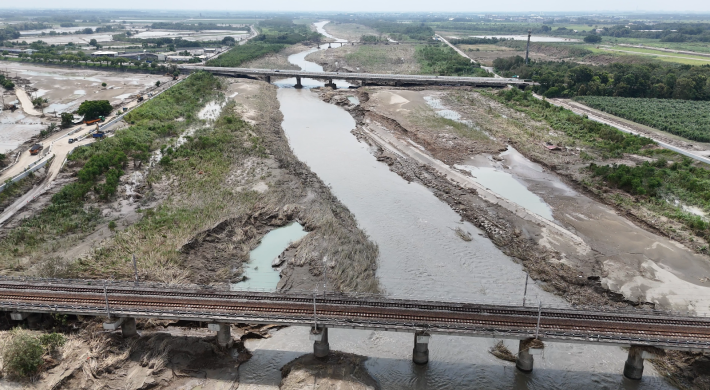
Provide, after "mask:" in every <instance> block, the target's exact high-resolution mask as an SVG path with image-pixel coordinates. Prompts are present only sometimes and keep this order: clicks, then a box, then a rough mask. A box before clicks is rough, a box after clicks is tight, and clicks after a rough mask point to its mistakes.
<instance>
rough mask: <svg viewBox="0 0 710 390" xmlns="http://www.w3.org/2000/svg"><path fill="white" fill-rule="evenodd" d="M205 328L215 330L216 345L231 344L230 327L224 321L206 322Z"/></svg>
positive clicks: (223, 346) (225, 345)
mask: <svg viewBox="0 0 710 390" xmlns="http://www.w3.org/2000/svg"><path fill="white" fill-rule="evenodd" d="M207 329H209V330H211V331H214V332H217V345H219V346H220V347H222V348H228V347H231V346H232V327H231V325H230V324H225V323H224V322H220V323H216V324H215V323H212V324H207Z"/></svg>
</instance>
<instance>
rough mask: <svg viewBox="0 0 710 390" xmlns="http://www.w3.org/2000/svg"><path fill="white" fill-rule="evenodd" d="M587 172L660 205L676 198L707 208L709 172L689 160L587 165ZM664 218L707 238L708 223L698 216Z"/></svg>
mask: <svg viewBox="0 0 710 390" xmlns="http://www.w3.org/2000/svg"><path fill="white" fill-rule="evenodd" d="M589 170H590V172H591V173H592V175H594V176H597V177H599V178H601V179H602V180H604V182H605V183H607V184H608V185H610V186H611V187H614V188H619V189H621V190H624V191H626V192H628V193H630V194H633V195H638V196H647V197H649V198H651V199H652V200H654V201H655V202H656V203H657V204H660V205H661V206H665V204H666V203H667V202H668V201H669V200H674V199H679V200H681V201H682V202H683V203H685V204H691V205H697V206H700V207H702V208H703V209H705V210H707V209H708V208H710V170H707V169H705V168H701V167H697V166H695V165H693V160H691V159H689V158H683V160H682V161H680V162H673V163H671V164H669V162H668V161H667V160H666V159H665V158H659V159H658V160H656V161H655V162H653V163H649V162H644V163H643V164H642V165H639V166H635V167H629V166H627V165H617V164H614V165H611V166H609V165H602V166H599V165H596V164H590V165H589ZM667 216H669V217H672V218H674V219H676V220H679V221H681V222H683V223H684V224H685V225H686V226H688V227H689V228H690V229H692V230H693V231H694V232H695V233H696V234H699V235H701V236H702V237H704V238H710V223H708V222H707V221H705V220H704V219H702V218H701V217H700V216H698V215H694V214H690V213H687V212H682V211H679V210H676V211H675V212H671V213H668V214H667Z"/></svg>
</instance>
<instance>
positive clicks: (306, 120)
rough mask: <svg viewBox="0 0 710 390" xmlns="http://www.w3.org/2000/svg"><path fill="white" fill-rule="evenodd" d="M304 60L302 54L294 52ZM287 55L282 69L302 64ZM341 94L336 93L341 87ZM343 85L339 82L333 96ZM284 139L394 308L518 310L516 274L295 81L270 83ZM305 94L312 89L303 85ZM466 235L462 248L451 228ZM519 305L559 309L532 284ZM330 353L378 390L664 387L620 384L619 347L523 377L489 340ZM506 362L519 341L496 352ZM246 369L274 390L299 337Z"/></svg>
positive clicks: (567, 350) (262, 343) (517, 269)
mask: <svg viewBox="0 0 710 390" xmlns="http://www.w3.org/2000/svg"><path fill="white" fill-rule="evenodd" d="M301 54H303V53H301ZM303 58H304V56H303V55H299V54H296V55H294V56H291V57H290V58H289V61H291V62H292V63H295V64H297V65H301V66H303V65H307V66H308V67H309V68H310V69H314V65H315V67H318V65H317V64H313V63H307V64H304V60H303ZM341 83H342V82H341ZM341 83H337V84H338V86H340V85H341ZM277 84H278V85H280V86H281V88H280V90H279V91H278V99H279V102H280V104H281V111H282V113H283V115H284V121H283V128H284V131H285V133H286V135H287V137H288V139H289V143H290V145H291V147H292V148H293V151H294V153H295V154H296V156H297V157H298V158H299V159H301V160H302V161H304V162H305V163H307V164H308V165H309V167H310V168H311V169H312V170H313V171H314V172H315V173H316V174H317V175H318V176H319V177H320V178H321V179H322V180H323V181H324V182H325V183H326V184H328V185H330V187H331V189H332V191H333V193H334V194H335V195H336V196H337V197H338V198H339V199H340V200H341V201H342V202H343V203H344V204H345V206H347V207H348V208H349V209H350V211H352V212H353V214H354V215H355V217H356V218H357V221H358V223H359V225H360V227H361V228H362V229H364V230H365V231H366V232H367V233H368V234H369V235H370V237H371V239H372V240H373V241H375V242H376V243H377V244H378V245H379V248H380V259H379V268H378V271H377V276H378V278H379V281H380V284H381V286H382V288H383V289H384V290H385V293H386V294H387V295H389V296H393V297H407V298H421V299H441V300H453V301H466V302H510V303H513V302H515V303H520V302H521V301H522V296H523V287H524V282H525V273H524V272H523V270H522V267H521V266H520V265H519V264H516V263H515V262H514V261H513V260H512V259H510V258H509V257H508V256H506V255H505V254H503V253H502V252H501V251H500V250H498V249H497V248H496V247H495V246H494V245H493V244H492V243H491V241H490V240H488V239H487V238H485V237H484V236H482V235H479V233H481V232H480V231H479V230H478V229H477V228H476V227H474V226H473V225H471V224H469V223H462V222H460V217H459V216H458V214H456V213H455V212H454V211H453V210H451V208H449V206H448V205H446V204H444V203H443V202H441V201H440V200H439V199H437V198H436V197H435V196H434V195H433V194H432V193H431V191H429V190H428V189H427V188H425V187H423V186H421V185H419V184H415V183H408V182H407V181H405V180H404V179H402V178H401V177H400V176H398V175H397V174H395V173H393V172H391V171H390V170H389V168H388V166H387V165H385V164H383V163H380V162H378V161H376V159H375V158H374V156H373V155H372V153H371V150H370V148H369V147H368V145H366V144H364V143H360V142H358V141H357V139H356V138H355V137H354V136H353V135H352V134H351V133H350V130H352V129H353V128H354V127H355V121H354V120H353V118H352V117H351V116H350V114H348V113H347V112H346V111H344V110H343V109H341V108H340V107H337V106H335V105H330V104H327V103H324V102H322V101H321V100H320V99H318V97H317V95H316V93H314V92H311V91H310V90H309V89H307V88H304V89H302V90H298V89H293V88H292V86H293V84H294V80H283V81H281V82H277ZM303 84H304V86H306V87H308V86H316V85H322V84H321V83H320V82H317V81H314V80H303ZM457 227H460V228H462V229H464V230H466V231H468V232H470V233H472V236H473V240H472V241H470V242H466V241H463V240H461V239H460V238H459V237H458V236H457V235H456V233H455V232H454V229H455V228H457ZM527 300H528V302H536V303H537V302H538V301H542V302H543V304H551V305H565V302H564V301H563V300H562V299H560V298H558V297H556V296H553V295H551V294H549V293H546V292H544V291H542V290H541V289H540V288H539V287H538V286H537V285H535V284H534V283H532V284H531V285H530V286H529V287H528V297H527ZM329 339H330V347H331V350H339V351H344V352H351V353H356V354H361V355H365V356H368V357H369V359H368V360H367V362H366V363H365V365H366V368H367V370H368V371H369V373H370V374H371V375H372V376H373V377H374V378H375V379H376V380H378V381H379V383H380V385H381V386H382V388H383V389H413V388H414V389H570V388H595V389H598V388H603V389H619V388H624V389H665V388H671V387H670V386H668V385H667V384H666V383H665V382H664V381H663V380H662V379H661V378H659V377H658V376H657V374H656V373H655V371H654V370H653V367H652V366H651V365H650V364H649V363H647V364H646V370H645V372H644V379H643V380H642V381H640V382H636V383H634V382H631V381H628V380H626V379H624V378H623V376H622V374H621V372H622V370H623V366H624V361H625V360H626V352H625V351H624V350H622V349H621V348H618V347H603V346H594V345H577V344H563V343H548V344H547V346H546V348H545V352H544V355H542V356H535V368H534V371H533V373H532V374H523V373H521V372H519V371H517V370H516V369H515V365H514V364H513V363H509V362H504V361H501V360H498V359H496V358H495V357H493V356H492V355H491V354H489V353H488V349H489V348H490V347H491V346H492V345H493V344H495V342H496V340H493V339H484V338H469V337H451V336H441V335H434V336H433V337H432V338H431V341H430V344H429V348H430V362H429V364H428V365H426V366H417V365H415V364H413V363H412V362H411V354H412V347H413V336H412V334H409V333H393V332H375V331H356V330H341V329H332V330H330V334H329ZM506 344H507V345H508V347H509V348H510V349H511V350H512V351H513V352H514V353H515V352H516V351H517V349H518V345H517V341H506ZM247 348H248V349H249V350H251V351H252V352H253V357H252V358H251V360H249V361H248V362H246V363H245V364H243V365H242V366H241V367H240V380H239V382H240V389H275V388H278V384H279V382H280V380H281V376H280V375H281V374H280V368H281V367H282V366H283V365H284V364H286V363H288V362H289V361H291V360H293V359H295V358H296V357H298V356H301V355H303V354H305V353H312V348H313V344H312V342H311V341H309V339H308V329H307V328H303V327H289V328H286V329H283V330H280V331H276V332H274V333H273V337H272V338H270V339H263V340H250V341H248V342H247Z"/></svg>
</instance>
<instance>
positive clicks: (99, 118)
mask: <svg viewBox="0 0 710 390" xmlns="http://www.w3.org/2000/svg"><path fill="white" fill-rule="evenodd" d="M104 120H106V118H104V117H102V116H100V117H98V118H97V119H92V120H90V121H84V124H87V125H93V124H94V123H96V125H97V126H98V122H103V121H104Z"/></svg>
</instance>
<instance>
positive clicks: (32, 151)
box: [30, 144, 44, 156]
mask: <svg viewBox="0 0 710 390" xmlns="http://www.w3.org/2000/svg"><path fill="white" fill-rule="evenodd" d="M42 149H44V146H42V144H34V145H32V146H31V147H30V154H31V155H33V156H36V155H38V154H39V152H40V151H42Z"/></svg>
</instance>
